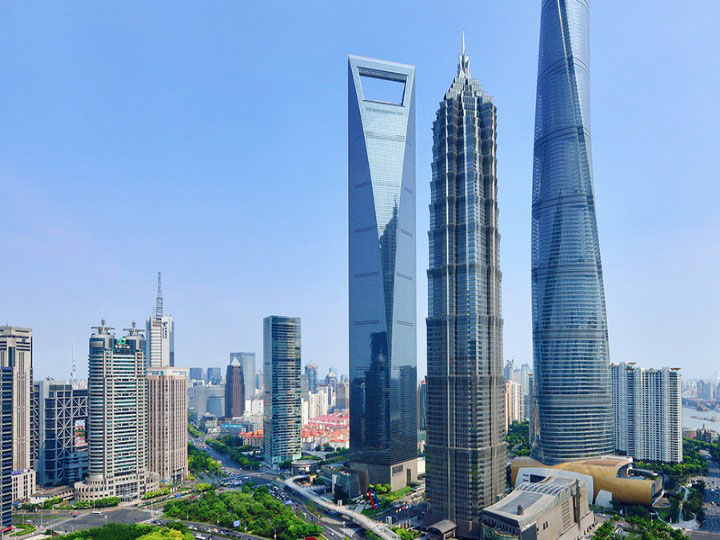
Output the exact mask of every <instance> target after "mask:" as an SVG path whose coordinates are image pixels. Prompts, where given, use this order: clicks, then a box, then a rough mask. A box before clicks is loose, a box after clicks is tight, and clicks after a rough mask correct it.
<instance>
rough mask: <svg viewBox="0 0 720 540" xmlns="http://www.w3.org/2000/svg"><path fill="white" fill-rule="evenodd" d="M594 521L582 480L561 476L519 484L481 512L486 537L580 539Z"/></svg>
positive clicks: (504, 539)
mask: <svg viewBox="0 0 720 540" xmlns="http://www.w3.org/2000/svg"><path fill="white" fill-rule="evenodd" d="M594 524H595V515H594V514H593V512H592V510H590V503H589V499H588V491H587V487H586V486H585V483H584V482H581V481H580V480H578V479H577V478H564V477H562V476H548V477H546V478H545V479H543V480H542V481H540V482H535V483H530V482H525V483H522V484H520V485H519V486H517V487H516V488H515V489H514V490H513V491H512V492H511V493H510V494H509V495H507V496H506V497H504V498H503V499H501V500H500V501H498V502H496V503H495V504H493V505H492V506H489V507H488V508H485V510H483V512H482V529H483V535H482V536H483V537H484V538H488V539H491V538H493V539H494V538H502V539H503V540H514V539H517V540H521V539H523V540H524V539H529V538H532V539H534V540H580V539H582V538H587V537H588V536H589V533H590V532H591V530H592V528H593V526H594Z"/></svg>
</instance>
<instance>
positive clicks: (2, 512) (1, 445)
mask: <svg viewBox="0 0 720 540" xmlns="http://www.w3.org/2000/svg"><path fill="white" fill-rule="evenodd" d="M6 352H7V351H6ZM12 389H13V370H12V368H11V367H4V366H2V365H0V528H2V529H3V530H5V529H7V528H8V527H10V525H11V524H12V504H13V488H12V483H13V482H12V470H13V391H12Z"/></svg>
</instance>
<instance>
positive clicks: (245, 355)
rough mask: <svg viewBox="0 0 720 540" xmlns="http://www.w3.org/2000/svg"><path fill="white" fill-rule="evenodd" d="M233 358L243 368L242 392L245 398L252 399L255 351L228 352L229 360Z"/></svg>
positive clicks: (253, 394)
mask: <svg viewBox="0 0 720 540" xmlns="http://www.w3.org/2000/svg"><path fill="white" fill-rule="evenodd" d="M233 358H237V359H238V361H239V362H240V365H241V366H242V370H243V393H244V395H245V399H246V400H248V399H253V398H254V397H255V395H256V392H255V353H254V352H236V353H230V362H231V363H232V360H233Z"/></svg>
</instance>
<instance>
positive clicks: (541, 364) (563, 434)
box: [531, 0, 613, 464]
mask: <svg viewBox="0 0 720 540" xmlns="http://www.w3.org/2000/svg"><path fill="white" fill-rule="evenodd" d="M588 16H589V4H588V2H587V0H545V1H543V3H542V18H541V28H540V53H539V61H538V81H537V104H536V113H535V154H534V163H533V190H532V312H533V355H534V361H535V377H534V385H535V387H534V388H533V391H532V395H533V406H532V415H533V417H532V419H531V435H532V436H531V439H532V440H531V445H532V455H533V457H535V458H536V459H538V460H540V461H542V462H544V463H547V464H555V463H560V462H563V461H569V460H573V459H581V458H587V457H591V456H597V455H603V454H609V453H612V451H613V432H612V413H611V394H610V371H609V364H608V360H609V357H608V354H609V353H608V332H607V320H606V314H605V293H604V290H603V279H602V266H601V262H600V246H599V243H598V232H597V224H596V219H595V195H594V188H593V178H592V158H591V153H590V99H589V72H588V56H589V54H588V40H589V35H588Z"/></svg>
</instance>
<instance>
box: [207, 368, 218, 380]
mask: <svg viewBox="0 0 720 540" xmlns="http://www.w3.org/2000/svg"><path fill="white" fill-rule="evenodd" d="M207 383H208V384H222V369H220V368H219V367H209V368H207Z"/></svg>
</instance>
